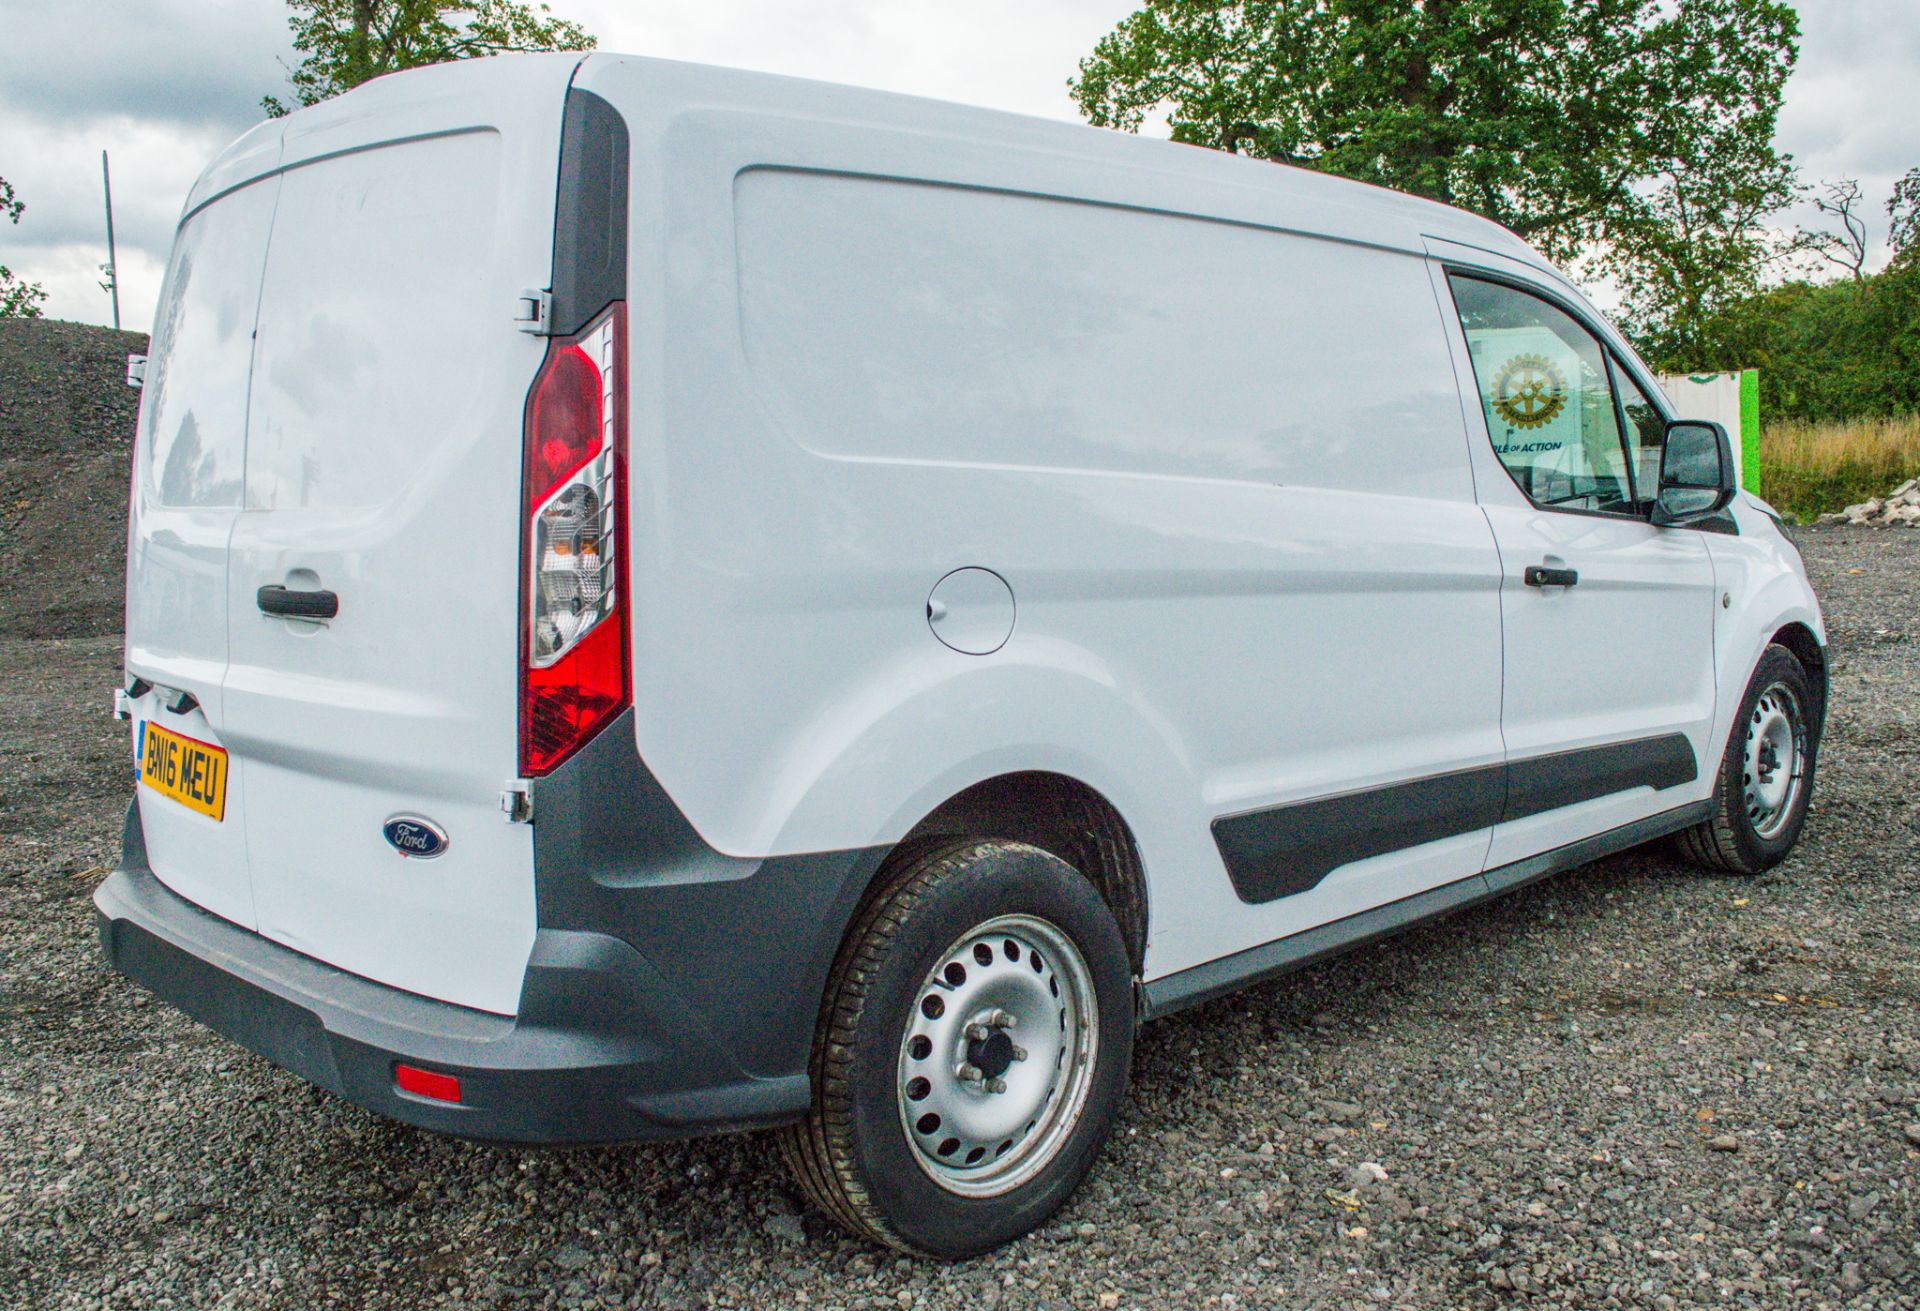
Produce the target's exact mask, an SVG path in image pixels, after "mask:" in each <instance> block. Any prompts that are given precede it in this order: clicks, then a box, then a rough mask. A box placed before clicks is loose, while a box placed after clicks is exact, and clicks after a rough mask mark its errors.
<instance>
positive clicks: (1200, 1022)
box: [0, 529, 1920, 1311]
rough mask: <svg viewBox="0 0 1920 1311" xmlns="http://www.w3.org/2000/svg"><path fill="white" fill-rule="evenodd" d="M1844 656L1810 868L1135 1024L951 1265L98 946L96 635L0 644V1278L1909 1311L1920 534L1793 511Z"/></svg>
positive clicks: (82, 1298) (785, 1196)
mask: <svg viewBox="0 0 1920 1311" xmlns="http://www.w3.org/2000/svg"><path fill="white" fill-rule="evenodd" d="M1801 540H1802V542H1803V544H1804V549H1805V551H1806V554H1807V557H1808V559H1809V562H1810V563H1811V565H1812V567H1813V570H1814V573H1815V578H1816V581H1817V582H1818V583H1819V585H1820V587H1821V590H1822V593H1823V594H1824V596H1825V598H1826V603H1827V606H1828V613H1829V617H1830V621H1831V623H1832V627H1833V635H1834V639H1835V645H1836V652H1837V656H1836V662H1835V685H1834V698H1833V712H1832V718H1831V720H1830V725H1831V726H1830V729H1829V734H1828V738H1827V747H1826V753H1825V756H1824V758H1823V760H1822V762H1821V775H1820V784H1819V793H1818V795H1817V797H1816V799H1815V805H1814V811H1813V817H1812V820H1811V822H1810V824H1809V826H1808V828H1807V831H1806V835H1805V837H1804V839H1803V840H1802V842H1801V845H1800V849H1799V851H1798V853H1797V854H1796V855H1795V856H1794V858H1793V859H1792V860H1790V861H1789V862H1788V863H1787V864H1786V865H1785V866H1783V867H1782V868H1781V869H1780V870H1778V871H1776V872H1775V873H1774V874H1773V875H1771V876H1769V877H1766V878H1763V879H1759V880H1755V881H1739V880H1730V879H1724V878H1714V877H1709V876H1706V875H1703V874H1700V873H1697V872H1694V871H1692V870H1690V869H1688V868H1686V867H1684V866H1681V865H1679V864H1678V863H1676V862H1675V861H1673V860H1671V859H1669V858H1668V857H1667V856H1666V855H1665V854H1664V853H1662V852H1658V851H1653V852H1639V853H1630V854H1628V855H1625V856H1621V857H1617V858H1615V859H1613V860H1609V861H1606V862H1604V863H1602V864H1599V865H1596V866H1593V867H1590V868H1588V869H1586V870H1583V871H1579V872H1576V873H1572V874H1568V875H1564V876H1562V877H1560V878H1559V879H1557V880H1553V881H1551V882H1549V883H1547V884H1544V885H1541V886H1538V887H1535V888H1531V889H1528V890H1526V891H1524V892H1522V893H1520V894H1518V895H1516V896H1514V897H1512V898H1509V899H1507V900H1506V901H1503V902H1500V903H1496V904H1494V905H1492V906H1488V907H1484V908H1480V909H1477V910H1475V911H1471V912H1468V913H1466V914H1463V915H1460V916H1458V917H1456V918H1454V919H1451V920H1448V921H1446V922H1445V923H1443V924H1441V925H1438V926H1430V927H1427V928H1424V929H1420V930H1416V931H1414V932H1412V933H1410V934H1407V935H1405V936H1403V937H1401V938H1399V939H1396V940H1393V941H1390V942H1387V943H1384V944H1379V945H1375V946H1372V947H1369V948H1366V949H1364V950H1361V951H1359V952H1356V953H1353V954H1351V955H1348V956H1346V957H1344V958H1342V959H1340V960H1337V961H1335V962H1332V963H1329V964H1325V965H1322V966H1319V967H1316V968H1314V969H1311V970H1308V971H1305V972H1303V973H1300V974H1296V975H1294V976H1292V977H1290V978H1287V979H1284V980H1280V981H1277V982H1275V983H1271V984H1268V985H1266V986H1263V987H1260V988H1258V989H1255V990H1253V991H1251V992H1248V993H1245V994H1242V995H1241V996H1239V997H1235V998H1231V999H1227V1000H1224V1001H1221V1002H1217V1003H1214V1004H1212V1005H1210V1006H1207V1007H1204V1008H1201V1009H1199V1010H1197V1011H1194V1012H1190V1013H1188V1014H1186V1015H1183V1016H1180V1017H1176V1018H1174V1019H1171V1020H1167V1021H1164V1022H1162V1023H1159V1024H1156V1025H1153V1026H1150V1027H1149V1028H1148V1029H1147V1030H1146V1031H1145V1032H1144V1034H1143V1035H1142V1039H1141V1042H1140V1045H1139V1048H1138V1053H1139V1055H1138V1065H1137V1068H1136V1073H1135V1082H1134V1089H1133V1093H1132V1097H1131V1101H1130V1105H1129V1109H1128V1111H1127V1113H1126V1116H1125V1119H1124V1121H1123V1123H1122V1124H1121V1126H1120V1130H1119V1133H1118V1136H1117V1138H1116V1140H1115V1142H1114V1143H1113V1146H1112V1148H1111V1150H1110V1151H1109V1152H1108V1154H1107V1156H1106V1158H1105V1160H1104V1161H1103V1163H1102V1164H1101V1165H1100V1166H1099V1167H1097V1168H1096V1170H1095V1172H1094V1174H1093V1176H1092V1178H1091V1180H1090V1181H1089V1184H1088V1186H1087V1187H1086V1188H1085V1189H1084V1190H1083V1191H1082V1193H1081V1194H1080V1196H1079V1197H1078V1198H1077V1199H1076V1201H1075V1202H1074V1203H1073V1204H1072V1205H1071V1206H1070V1207H1069V1208H1068V1210H1067V1211H1066V1212H1065V1213H1064V1214H1062V1215H1061V1216H1060V1217H1059V1218H1058V1219H1056V1220H1055V1221H1054V1222H1053V1223H1051V1224H1049V1225H1048V1226H1046V1227H1045V1228H1044V1229H1043V1230H1042V1231H1041V1232H1039V1233H1037V1234H1035V1235H1033V1236H1032V1237H1030V1238H1028V1239H1026V1240H1024V1241H1023V1242H1020V1243H1018V1244H1016V1245H1014V1246H1013V1247H1011V1248H1009V1249H1007V1250H1005V1251H1002V1252H1000V1253H997V1254H995V1255H993V1256H990V1257H988V1258H985V1259H982V1260H978V1261H974V1262H969V1263H966V1264H961V1265H954V1266H935V1265H928V1264H919V1263H915V1262H910V1261H904V1260H900V1259H897V1258H896V1257H894V1256H892V1255H890V1254H887V1253H883V1252H879V1251H876V1250H874V1249H872V1248H869V1247H866V1246H863V1245H861V1244H859V1243H856V1242H853V1241H851V1240H848V1239H845V1238H842V1237H840V1236H839V1234H838V1233H837V1232H836V1231H834V1230H833V1229H832V1228H830V1227H829V1225H828V1224H827V1223H826V1222H825V1220H824V1219H823V1218H822V1217H820V1216H819V1215H817V1214H815V1213H813V1212H811V1211H809V1210H807V1209H806V1208H805V1207H804V1206H802V1205H801V1204H800V1203H799V1202H798V1200H797V1195H796V1193H795V1192H794V1190H793V1189H792V1188H791V1187H790V1186H789V1184H788V1182H787V1180H786V1179H785V1178H784V1177H783V1175H782V1173H781V1170H780V1167H779V1164H778V1162H777V1161H776V1160H775V1159H774V1154H773V1152H772V1151H771V1144H770V1143H769V1142H768V1141H767V1140H766V1139H765V1138H764V1137H759V1136H741V1137H734V1138H726V1139H717V1140H709V1141H704V1142H692V1143H675V1144H666V1145H652V1146H639V1147H631V1148H622V1149H607V1150H594V1151H580V1152H571V1153H540V1152H529V1151H517V1150H508V1149H502V1148H490V1147H480V1146H472V1145H468V1144H462V1143H456V1142H451V1141H446V1140H442V1139H437V1138H434V1137H431V1136H429V1135H427V1134H424V1133H419V1132H415V1131H413V1130H411V1129H406V1128H402V1127H399V1126H397V1125H393V1124H389V1123H385V1122H383V1121H381V1120H378V1119H376V1118H374V1117H373V1116H371V1115H367V1114H365V1113H363V1112H361V1111H358V1110H356V1109H354V1108H352V1107H350V1106H347V1105H345V1104H344V1103H341V1102H339V1101H336V1100H334V1099H333V1098H331V1097H328V1096H325V1095H322V1094H320V1093H317V1092H315V1091H313V1090H312V1089H310V1088H308V1087H306V1086H305V1085H303V1084H301V1083H300V1082H298V1081H297V1080H295V1079H294V1078H292V1077H291V1076H289V1075H286V1074H284V1073H281V1072H280V1071H278V1070H276V1069H274V1068H272V1067H270V1066H269V1065H267V1064H266V1063H265V1062H263V1061H260V1060H258V1059H256V1058H254V1057H252V1056H250V1055H248V1054H247V1053H245V1052H243V1051H241V1050H239V1049H237V1048H235V1047H232V1046H230V1045H228V1044H226V1043H225V1042H223V1041H221V1040H219V1039H216V1038H214V1037H213V1036H211V1035H210V1034H208V1033H206V1032H204V1031H202V1030H201V1029H199V1028H197V1027H195V1026H194V1025H193V1024H191V1023H189V1022H188V1021H186V1020H184V1019H183V1018H181V1017H180V1016H178V1015H176V1014H174V1013H173V1012H171V1011H170V1010H168V1009H166V1008H165V1007H162V1006H160V1005H158V1004H157V1003H150V1002H149V1001H148V1000H147V998H146V997H145V996H144V995H143V994H142V993H141V992H140V990H139V989H137V988H135V987H133V986H132V985H130V984H127V983H125V982H124V981H121V980H118V979H116V978H114V977H111V976H109V975H108V974H107V973H105V972H104V971H103V970H102V968H101V967H100V965H99V963H98V960H97V956H96V951H95V946H94V941H93V927H92V912H91V908H90V906H89V903H88V900H87V898H88V894H89V893H90V891H91V890H92V888H93V886H94V884H95V883H96V881H97V880H98V878H99V877H100V874H101V871H102V867H103V866H105V865H107V864H108V863H109V862H110V861H111V860H112V857H113V852H114V848H115V843H116V839H117V833H118V829H119V825H120V815H121V810H122V807H123V806H124V804H125V800H126V796H127V792H128V789H129V785H130V780H129V772H130V771H129V767H128V764H127V757H126V747H125V743H124V739H123V738H122V736H121V732H120V726H119V725H116V724H114V723H113V722H112V721H111V720H110V719H109V718H108V717H107V716H106V714H105V713H104V711H105V706H106V697H107V692H108V689H109V688H110V687H111V683H112V679H113V677H114V672H115V667H116V646H115V643H114V641H113V640H112V639H110V638H84V639H74V640H61V641H40V640H26V639H12V640H0V689H4V695H0V769H3V770H4V776H5V777H9V778H12V779H14V780H15V784H14V787H15V792H14V803H13V805H12V806H11V807H10V808H9V809H8V811H7V812H6V813H5V815H4V816H0V1303H5V1304H7V1305H10V1306H20V1307H28V1306H31V1307H36V1308H64V1307H83V1306H84V1307H92V1306H103V1305H111V1306H119V1307H167V1306H176V1307H183V1308H184V1307H194V1308H207V1307H229V1306H234V1307H283V1306H284V1307H300V1308H306V1307H313V1306H328V1305H340V1306H353V1307H393V1308H409V1309H411V1308H419V1307H429V1306H436V1307H437V1306H447V1307H484V1308H495V1307H522V1306H532V1307H546V1306H568V1307H573V1306H626V1305H636V1306H688V1307H705V1306H722V1307H753V1308H760V1307H776V1306H789V1305H806V1306H810V1307H856V1306H858V1307H876V1308H878V1307H885V1308H895V1309H896V1311H898V1309H904V1308H912V1307H921V1306H924V1307H930V1308H945V1307H955V1308H959V1307H965V1308H969V1309H978V1311H990V1309H991V1308H996V1307H1049V1308H1051V1307H1071V1308H1083V1307H1085V1308H1104V1307H1114V1306H1119V1307H1160V1306H1194V1307H1215V1306H1217V1307H1222V1308H1225V1307H1314V1308H1322V1307H1327V1308H1331V1307H1339V1308H1349V1307H1372V1306H1377V1305H1392V1306H1401V1307H1416V1308H1460V1307H1469V1308H1492V1307H1518V1306H1522V1305H1524V1306H1528V1307H1579V1308H1602V1307H1616V1306H1617V1307H1651V1308H1671V1307H1727V1306H1751V1307H1787V1306H1794V1307H1800V1306H1805V1307H1827V1306H1856V1307H1875V1308H1886V1307H1915V1306H1920V956H1916V951H1915V948H1916V945H1920V841H1917V839H1920V801H1917V800H1916V791H1915V788H1914V784H1913V779H1914V777H1915V772H1916V768H1920V532H1914V531H1906V530H1897V529H1896V530H1881V531H1872V530H1861V529H1833V530H1822V531H1814V532H1806V533H1803V534H1802V537H1801Z"/></svg>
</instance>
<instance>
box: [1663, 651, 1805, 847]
mask: <svg viewBox="0 0 1920 1311" xmlns="http://www.w3.org/2000/svg"><path fill="white" fill-rule="evenodd" d="M1818 713H1819V711H1818V702H1817V701H1816V700H1815V695H1814V690H1813V685H1812V682H1811V681H1810V680H1809V679H1808V678H1807V671H1806V670H1805V669H1804V668H1802V667H1801V664H1800V661H1799V660H1798V658H1796V657H1795V656H1794V654H1793V652H1791V651H1789V650H1787V649H1786V648H1785V647H1783V646H1769V647H1768V648H1767V649H1766V651H1765V653H1764V654H1762V655H1761V657H1760V663H1759V665H1758V666H1757V667H1756V668H1755V669H1754V671H1753V679H1752V681H1751V682H1749V683H1748V684H1747V691H1746V696H1745V697H1744V698H1743V699H1742V701H1741V703H1740V716H1739V718H1737V719H1736V720H1735V721H1734V724H1733V732H1732V734H1731V735H1729V737H1728V739H1727V750H1726V755H1725V756H1724V757H1723V758H1722V759H1721V762H1720V774H1719V777H1718V779H1717V780H1716V781H1715V784H1714V790H1713V815H1712V817H1711V818H1710V819H1707V820H1706V821H1704V822H1703V823H1700V824H1697V825H1695V826H1694V827H1693V828H1690V829H1687V830H1686V831H1684V832H1683V833H1681V834H1680V835H1679V840H1680V847H1681V850H1682V851H1684V852H1685V853H1686V854H1687V855H1688V856H1690V857H1692V858H1693V859H1694V860H1695V861H1696V862H1698V863H1699V864H1701V865H1704V866H1706V867H1707V868H1709V869H1715V870H1724V871H1726V872H1728V873H1732V874H1761V873H1765V872H1766V871H1767V870H1770V869H1772V868H1773V867H1774V866H1775V865H1778V864H1779V863H1780V862H1781V861H1782V860H1785V859H1786V857H1787V853H1788V852H1789V851H1791V850H1793V844H1794V843H1795V842H1796V841H1798V840H1799V837H1800V829H1801V826H1802V825H1803V824H1805V823H1806V819H1807V805H1808V803H1809V802H1810V801H1811V800H1812V798H1813V772H1814V759H1815V748H1816V747H1817V745H1818V743H1819V732H1820V725H1819V721H1818V719H1817V718H1816V716H1817V714H1818Z"/></svg>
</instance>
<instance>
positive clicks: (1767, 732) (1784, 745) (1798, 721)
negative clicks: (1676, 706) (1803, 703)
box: [1740, 683, 1807, 839]
mask: <svg viewBox="0 0 1920 1311" xmlns="http://www.w3.org/2000/svg"><path fill="white" fill-rule="evenodd" d="M1806 780H1807V733H1806V729H1805V727H1804V720H1803V717H1802V716H1801V713H1800V698H1799V697H1798V696H1796V695H1795V694H1794V691H1793V689H1792V688H1790V687H1788V686H1787V685H1786V684H1785V683H1774V684H1772V685H1771V686H1770V687H1768V688H1767V689H1766V691H1764V692H1762V693H1761V694H1760V695H1759V696H1758V697H1756V698H1755V699H1754V703H1753V713H1752V714H1751V715H1749V716H1748V717H1747V737H1746V747H1745V751H1744V753H1743V755H1742V757H1741V761H1740V786H1741V797H1740V802H1741V805H1742V806H1743V807H1744V808H1745V810H1746V813H1747V822H1748V823H1749V824H1751V825H1752V826H1753V831H1754V833H1755V834H1757V835H1758V836H1760V837H1761V838H1765V839H1772V838H1774V837H1777V836H1778V835H1779V833H1780V831H1781V830H1782V829H1784V828H1786V826H1787V823H1788V821H1789V820H1790V819H1791V818H1792V817H1793V812H1794V808H1795V806H1796V805H1798V803H1799V801H1800V794H1801V792H1802V791H1803V790H1804V789H1805V787H1806Z"/></svg>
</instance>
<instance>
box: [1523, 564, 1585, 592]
mask: <svg viewBox="0 0 1920 1311" xmlns="http://www.w3.org/2000/svg"><path fill="white" fill-rule="evenodd" d="M1520 577H1521V579H1522V580H1523V581H1524V582H1525V583H1526V585H1527V586H1528V587H1572V586H1573V585H1574V584H1575V583H1577V582H1579V581H1580V571H1579V570H1578V569H1556V568H1554V567H1553V566H1551V565H1544V564H1530V565H1528V566H1527V571H1526V572H1525V573H1524V574H1522V575H1521V576H1520Z"/></svg>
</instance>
